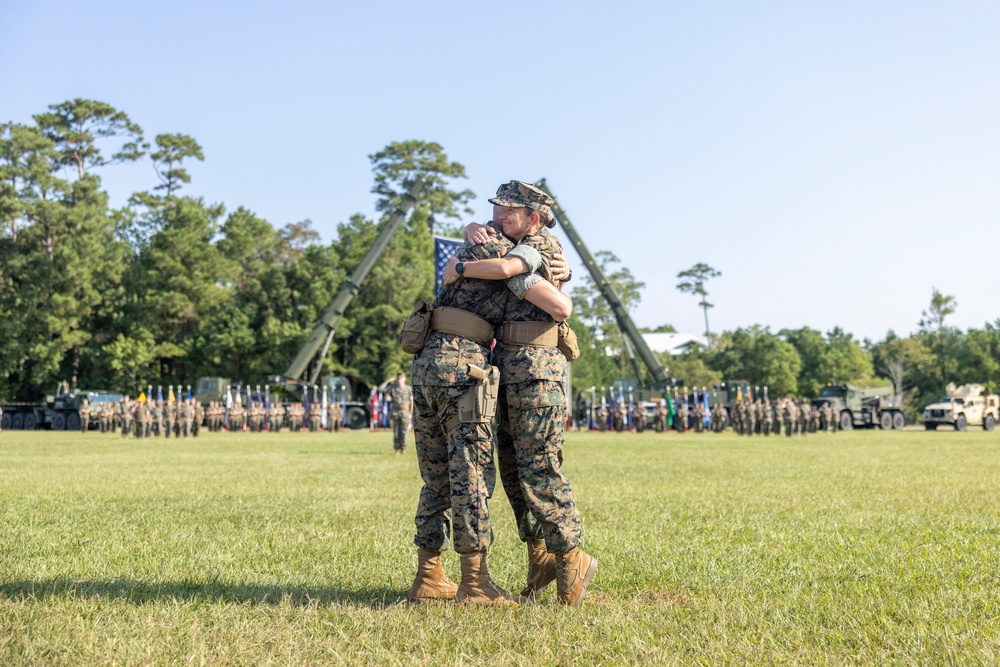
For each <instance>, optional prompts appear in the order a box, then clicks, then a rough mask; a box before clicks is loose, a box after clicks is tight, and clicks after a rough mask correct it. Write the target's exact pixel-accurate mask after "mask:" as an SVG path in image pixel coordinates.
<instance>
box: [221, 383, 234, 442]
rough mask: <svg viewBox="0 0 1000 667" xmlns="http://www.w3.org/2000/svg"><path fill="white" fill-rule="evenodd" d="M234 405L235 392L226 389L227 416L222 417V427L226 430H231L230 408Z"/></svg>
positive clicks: (228, 388)
mask: <svg viewBox="0 0 1000 667" xmlns="http://www.w3.org/2000/svg"><path fill="white" fill-rule="evenodd" d="M232 405H233V391H232V389H231V388H230V387H226V414H224V415H223V416H222V425H223V427H225V429H226V430H227V431H228V430H229V408H231V407H232Z"/></svg>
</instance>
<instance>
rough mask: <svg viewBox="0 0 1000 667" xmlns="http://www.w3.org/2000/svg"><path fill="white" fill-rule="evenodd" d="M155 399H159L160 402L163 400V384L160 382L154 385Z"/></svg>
mask: <svg viewBox="0 0 1000 667" xmlns="http://www.w3.org/2000/svg"><path fill="white" fill-rule="evenodd" d="M156 400H157V401H159V402H160V403H162V402H163V385H162V384H158V385H156Z"/></svg>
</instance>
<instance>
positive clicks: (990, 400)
mask: <svg viewBox="0 0 1000 667" xmlns="http://www.w3.org/2000/svg"><path fill="white" fill-rule="evenodd" d="M984 391H985V390H984V388H983V385H981V384H963V385H962V386H961V387H956V386H955V385H954V384H949V385H948V387H947V395H946V396H944V397H943V398H942V399H941V400H940V401H938V402H937V403H932V404H930V405H928V406H927V407H926V408H924V411H923V414H922V415H921V421H922V422H923V423H924V428H925V429H927V430H928V431H933V430H934V429H936V428H937V427H938V426H939V425H940V424H949V425H951V426H954V427H955V430H956V431H964V430H965V429H966V427H968V426H982V427H983V429H984V430H986V431H992V430H993V427H994V426H996V423H997V419H998V418H1000V416H998V415H1000V413H998V411H1000V396H997V395H996V394H990V395H988V396H987V395H984V394H983V392H984Z"/></svg>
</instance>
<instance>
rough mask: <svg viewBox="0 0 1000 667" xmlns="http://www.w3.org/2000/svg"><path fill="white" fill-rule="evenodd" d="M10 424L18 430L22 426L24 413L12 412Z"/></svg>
mask: <svg viewBox="0 0 1000 667" xmlns="http://www.w3.org/2000/svg"><path fill="white" fill-rule="evenodd" d="M11 426H12V427H13V428H14V430H15V431H20V430H21V429H23V428H24V413H23V412H17V413H15V414H14V418H13V419H12V420H11Z"/></svg>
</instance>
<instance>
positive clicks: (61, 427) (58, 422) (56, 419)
mask: <svg viewBox="0 0 1000 667" xmlns="http://www.w3.org/2000/svg"><path fill="white" fill-rule="evenodd" d="M52 430H53V431H65V430H66V415H64V414H63V413H61V412H57V413H55V414H54V415H52Z"/></svg>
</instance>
